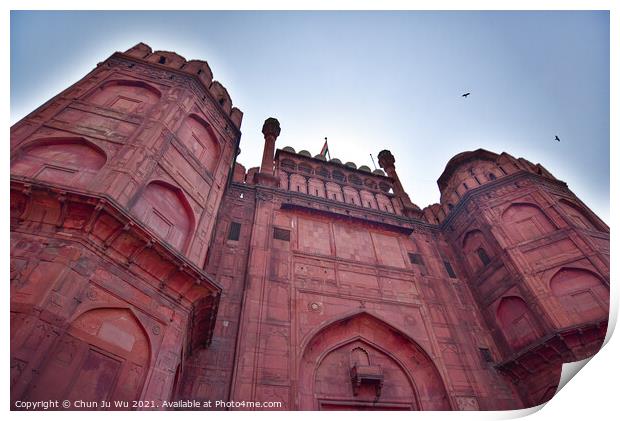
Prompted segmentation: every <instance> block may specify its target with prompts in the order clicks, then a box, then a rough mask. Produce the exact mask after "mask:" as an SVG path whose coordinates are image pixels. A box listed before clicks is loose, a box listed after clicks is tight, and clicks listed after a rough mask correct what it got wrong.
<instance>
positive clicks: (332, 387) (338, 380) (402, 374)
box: [298, 312, 450, 411]
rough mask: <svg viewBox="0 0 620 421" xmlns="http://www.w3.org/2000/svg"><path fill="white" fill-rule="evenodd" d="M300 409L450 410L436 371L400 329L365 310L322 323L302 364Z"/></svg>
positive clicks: (303, 356)
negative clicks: (323, 324)
mask: <svg viewBox="0 0 620 421" xmlns="http://www.w3.org/2000/svg"><path fill="white" fill-rule="evenodd" d="M298 393H299V409H302V410H312V409H320V410H379V411H386V410H449V409H450V404H449V402H448V396H447V394H446V390H445V387H444V382H443V381H442V379H441V376H440V374H439V371H438V370H437V368H436V367H435V365H434V364H433V362H432V360H431V359H430V357H429V356H428V354H427V353H426V352H425V351H424V350H423V349H422V348H421V347H420V346H419V345H418V344H416V343H415V341H413V340H412V339H411V338H409V337H408V336H407V335H405V334H404V333H402V332H400V331H398V330H397V329H395V328H394V327H392V326H390V325H389V324H387V323H385V322H383V321H382V320H380V319H378V318H377V317H375V316H373V315H371V314H368V313H366V312H361V313H357V314H355V315H352V316H348V317H345V318H342V319H339V320H337V321H334V322H332V323H330V324H329V325H327V326H325V327H323V328H322V329H320V330H319V331H318V332H316V333H315V334H314V335H312V336H311V337H310V339H309V340H308V341H307V343H306V345H305V347H304V350H303V354H302V358H301V364H300V373H299V392H298Z"/></svg>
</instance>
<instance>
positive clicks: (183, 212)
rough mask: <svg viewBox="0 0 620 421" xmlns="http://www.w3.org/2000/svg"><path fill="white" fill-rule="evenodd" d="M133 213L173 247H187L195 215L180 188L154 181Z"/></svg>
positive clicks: (182, 248) (182, 250) (139, 199)
mask: <svg viewBox="0 0 620 421" xmlns="http://www.w3.org/2000/svg"><path fill="white" fill-rule="evenodd" d="M133 213H134V214H135V215H136V216H137V217H138V218H139V219H140V220H141V221H142V222H144V223H145V224H146V225H147V226H148V227H150V228H151V229H152V230H153V231H154V232H155V234H157V235H158V236H159V238H161V239H162V240H164V241H166V242H167V243H169V244H170V245H171V246H172V247H174V248H176V249H177V250H179V251H181V252H184V251H185V250H186V249H187V246H188V242H189V239H190V236H191V234H192V232H193V228H194V216H193V215H194V214H193V211H192V208H191V206H190V204H189V202H188V201H187V199H186V197H185V195H184V194H183V192H182V191H181V190H180V189H179V188H178V187H175V186H172V185H170V184H168V183H165V182H163V181H152V182H151V183H149V184H148V186H146V188H145V189H144V191H143V193H142V194H141V195H140V197H139V198H138V200H137V201H136V203H135V205H134V207H133Z"/></svg>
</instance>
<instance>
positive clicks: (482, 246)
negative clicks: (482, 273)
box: [462, 229, 493, 272]
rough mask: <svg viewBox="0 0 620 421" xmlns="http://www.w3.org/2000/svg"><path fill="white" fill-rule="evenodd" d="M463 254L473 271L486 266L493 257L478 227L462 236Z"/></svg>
mask: <svg viewBox="0 0 620 421" xmlns="http://www.w3.org/2000/svg"><path fill="white" fill-rule="evenodd" d="M462 247H463V254H464V255H465V259H466V260H467V263H468V264H469V267H470V268H471V270H472V271H473V272H475V271H477V270H479V269H481V268H482V267H484V266H487V265H488V264H489V263H490V260H491V258H492V257H493V254H492V250H491V248H490V247H489V245H488V244H487V242H486V239H485V238H484V234H483V233H482V231H480V230H479V229H473V230H471V231H468V232H467V233H466V234H465V235H464V236H463V242H462Z"/></svg>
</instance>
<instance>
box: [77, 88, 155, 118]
mask: <svg viewBox="0 0 620 421" xmlns="http://www.w3.org/2000/svg"><path fill="white" fill-rule="evenodd" d="M160 98H161V92H160V91H159V90H158V89H157V88H155V87H153V86H152V85H149V84H148V83H145V82H142V81H139V80H128V79H114V80H109V81H106V82H104V83H102V84H101V85H99V87H98V88H97V89H95V90H94V91H92V92H90V93H89V94H88V95H86V97H85V99H86V100H87V101H88V102H90V103H92V104H95V105H99V106H101V107H106V108H111V109H113V110H116V111H120V112H123V113H129V114H137V113H145V112H147V111H148V110H149V109H150V108H151V107H152V106H153V105H155V104H157V103H158V102H159V100H160Z"/></svg>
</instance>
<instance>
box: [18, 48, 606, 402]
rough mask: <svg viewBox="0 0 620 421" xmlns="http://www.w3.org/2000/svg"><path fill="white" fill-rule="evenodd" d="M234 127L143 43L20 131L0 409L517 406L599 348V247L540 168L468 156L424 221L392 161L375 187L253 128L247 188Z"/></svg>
mask: <svg viewBox="0 0 620 421" xmlns="http://www.w3.org/2000/svg"><path fill="white" fill-rule="evenodd" d="M94 64H95V63H93V65H94ZM242 117H243V113H242V112H241V111H240V110H239V109H238V108H235V107H234V106H233V102H232V100H231V98H230V96H229V94H228V92H227V90H226V88H225V87H224V86H223V85H222V84H221V83H220V82H217V81H215V79H214V78H213V74H212V71H211V69H210V67H209V65H208V63H207V62H206V61H202V60H186V59H185V58H183V57H181V56H179V55H177V54H175V53H173V52H166V51H152V49H151V48H150V47H149V46H147V45H145V44H142V43H141V44H138V45H136V46H135V47H133V48H131V49H130V50H128V51H126V52H124V53H120V52H119V53H114V54H113V55H112V56H110V57H109V58H107V59H105V60H104V61H102V62H101V63H99V64H97V65H96V67H95V68H94V69H93V70H92V71H91V72H90V73H89V74H87V75H85V76H84V77H83V78H82V79H81V80H80V81H78V82H77V83H75V84H74V85H72V86H69V87H67V89H66V90H64V91H63V92H61V93H59V94H58V95H57V96H55V97H54V98H51V99H50V100H49V101H48V102H46V103H44V104H42V105H41V106H40V107H39V108H37V109H36V110H34V111H33V112H32V113H31V114H29V115H28V116H26V117H25V118H23V119H22V120H21V121H19V122H18V123H16V124H15V125H14V126H13V127H12V129H11V157H10V159H11V184H10V186H11V214H10V217H11V219H10V229H11V267H10V269H11V290H10V291H11V293H10V294H11V295H10V300H11V303H10V304H11V305H10V312H11V362H10V364H11V403H12V406H13V408H14V409H20V408H23V406H20V405H22V404H23V402H35V401H64V400H70V401H72V402H73V401H84V402H90V401H95V402H101V401H109V402H114V401H125V402H134V401H141V402H149V403H150V405H153V406H154V408H155V409H169V408H171V407H170V405H169V404H170V402H179V401H192V400H200V401H207V400H210V401H225V402H255V403H257V404H256V406H254V407H252V408H238V407H237V408H231V407H224V408H215V407H211V408H200V409H227V410H230V409H262V408H267V409H282V410H504V409H518V408H525V407H531V406H535V405H538V404H540V403H543V402H545V401H547V400H549V399H550V398H551V397H552V396H553V395H554V393H555V391H556V387H557V385H558V382H559V377H560V372H561V367H562V364H563V363H565V362H572V361H577V360H581V359H584V358H587V357H590V356H592V355H593V354H595V353H596V352H597V351H598V350H599V349H600V347H601V346H602V343H603V339H604V337H605V333H606V330H607V319H608V313H609V261H610V258H609V227H608V226H607V225H606V224H605V223H604V222H603V221H602V220H601V219H600V218H599V217H597V216H596V215H595V214H594V213H593V212H592V211H591V210H590V209H589V208H588V206H587V205H586V204H584V203H583V202H581V201H580V200H579V198H577V197H576V196H575V195H574V194H573V193H572V192H571V190H570V189H569V187H568V186H567V185H566V183H564V182H563V181H561V180H558V179H556V178H555V177H554V176H553V175H552V174H551V173H550V172H549V171H547V170H546V169H545V167H543V165H541V164H534V163H532V162H530V161H528V160H527V159H526V158H515V157H513V156H512V155H510V154H509V153H508V152H503V151H497V153H494V152H491V151H487V150H483V149H478V150H475V151H470V152H463V153H461V154H458V155H456V156H455V157H453V158H452V159H451V160H450V161H449V162H447V164H446V166H445V170H444V171H443V173H442V174H435V175H433V176H434V177H437V176H439V178H438V180H437V184H438V187H439V190H440V192H441V200H440V202H439V203H436V204H433V205H430V206H427V207H425V208H420V207H419V206H418V205H416V204H415V203H414V202H415V197H411V198H410V197H409V195H408V194H407V192H406V191H405V190H404V188H403V184H402V183H401V180H400V179H399V176H398V167H399V166H403V167H405V166H407V165H410V163H408V162H407V157H401V156H394V155H393V154H392V153H391V152H390V151H389V150H388V149H389V148H390V145H389V143H388V142H389V141H386V143H385V144H384V145H383V146H382V148H381V149H383V150H381V151H380V152H379V150H377V151H374V152H377V153H378V164H379V166H380V167H381V168H382V169H375V170H371V169H370V168H369V167H367V166H365V165H362V166H359V167H358V166H357V165H356V164H355V163H353V162H346V159H343V160H342V161H341V160H339V159H336V158H333V159H331V158H330V159H327V158H326V157H325V156H324V155H323V154H319V155H315V156H313V155H312V154H310V153H309V152H308V151H306V150H301V151H295V150H294V149H293V148H291V147H288V146H285V145H279V144H277V143H278V142H277V140H278V136H279V135H280V132H281V130H282V131H284V130H285V127H286V122H285V121H282V122H280V121H278V120H277V119H276V118H273V117H270V116H269V115H265V116H264V118H265V123H264V126H263V129H262V135H263V137H264V148H263V155H262V160H261V166H260V167H256V168H249V169H246V168H245V167H244V166H243V165H241V163H239V162H237V159H236V158H237V155H238V151H239V148H240V147H243V143H242V142H241V141H242V136H241V126H242V124H241V123H242ZM281 123H282V128H281V126H280V124H281ZM343 158H346V157H343ZM268 402H277V403H278V405H277V406H267V403H268ZM18 403H19V404H18ZM261 405H263V406H262V407H261ZM58 409H63V408H62V407H60V408H58ZM68 409H75V408H68ZM98 409H115V408H98ZM130 409H153V407H151V408H142V407H138V408H130ZM171 409H174V408H171Z"/></svg>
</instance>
